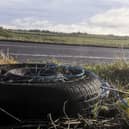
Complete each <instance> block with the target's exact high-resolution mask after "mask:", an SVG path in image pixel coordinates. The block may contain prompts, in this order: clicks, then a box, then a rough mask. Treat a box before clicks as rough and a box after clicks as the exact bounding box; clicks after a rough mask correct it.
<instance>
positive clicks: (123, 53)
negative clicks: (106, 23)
mask: <svg viewBox="0 0 129 129" xmlns="http://www.w3.org/2000/svg"><path fill="white" fill-rule="evenodd" d="M0 51H1V52H3V53H5V54H9V55H10V56H13V57H14V58H16V59H17V60H18V61H20V62H44V61H48V62H49V61H58V62H62V63H68V64H70V63H73V64H86V63H110V62H112V61H115V60H118V59H121V58H123V59H126V60H129V49H122V48H106V47H88V46H72V45H68V46H67V45H52V44H43V43H42V44H41V43H26V42H11V41H0Z"/></svg>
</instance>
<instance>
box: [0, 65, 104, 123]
mask: <svg viewBox="0 0 129 129" xmlns="http://www.w3.org/2000/svg"><path fill="white" fill-rule="evenodd" d="M35 65H36V66H38V67H43V66H44V64H16V65H1V66H0V69H1V75H0V79H1V81H0V107H1V108H2V109H4V110H6V111H7V112H9V113H11V114H12V115H14V116H15V117H18V118H19V119H21V120H23V121H24V120H43V119H47V115H48V114H49V113H51V114H52V117H53V118H58V117H61V116H64V115H66V114H67V115H68V116H69V117H77V114H81V115H83V116H87V115H89V114H90V113H91V109H92V108H93V106H94V104H96V102H97V101H98V99H99V97H100V94H101V88H100V87H101V85H102V84H101V81H100V80H99V78H98V77H97V76H96V75H95V74H93V73H92V72H89V71H87V70H85V74H84V76H83V77H81V78H77V79H75V80H74V81H65V82H63V81H56V82H42V83H40V82H36V81H35V82H30V83H25V82H24V83H23V82H21V83H17V82H15V83H14V82H11V81H2V76H3V74H4V76H5V73H7V71H9V70H11V69H14V68H23V67H32V66H35ZM1 114H2V115H3V112H0V115H1ZM6 117H9V116H7V114H6ZM3 118H4V117H3ZM3 118H1V117H0V120H1V121H3V120H2V119H3ZM6 119H7V118H6ZM10 120H12V118H10ZM13 121H15V120H13ZM0 124H1V122H0Z"/></svg>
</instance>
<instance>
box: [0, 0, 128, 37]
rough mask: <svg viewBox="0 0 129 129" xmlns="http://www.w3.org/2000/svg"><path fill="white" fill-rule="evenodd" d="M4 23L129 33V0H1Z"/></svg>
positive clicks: (0, 17) (20, 26)
mask: <svg viewBox="0 0 129 129" xmlns="http://www.w3.org/2000/svg"><path fill="white" fill-rule="evenodd" d="M0 26H4V27H6V28H13V29H41V30H50V31H57V32H67V33H69V32H87V33H94V34H115V35H129V29H128V28H129V0H1V1H0Z"/></svg>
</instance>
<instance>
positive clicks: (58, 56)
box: [9, 53, 129, 60]
mask: <svg viewBox="0 0 129 129" xmlns="http://www.w3.org/2000/svg"><path fill="white" fill-rule="evenodd" d="M9 54H10V55H11V56H31V57H53V58H82V59H98V60H100V59H103V60H118V59H120V58H119V57H98V56H69V55H47V54H25V53H24V54H23V53H9ZM124 59H126V60H129V57H125V58H124Z"/></svg>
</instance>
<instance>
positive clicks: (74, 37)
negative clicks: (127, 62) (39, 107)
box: [0, 28, 129, 48]
mask: <svg viewBox="0 0 129 129" xmlns="http://www.w3.org/2000/svg"><path fill="white" fill-rule="evenodd" d="M0 40H12V41H15V40H16V41H28V42H38V43H51V44H67V45H89V46H105V47H120V48H123V47H126V48H129V37H127V36H124V37H120V36H113V35H95V34H87V33H70V34H67V33H55V32H49V31H39V30H38V31H36V30H33V31H32V30H30V31H27V30H6V29H3V28H0Z"/></svg>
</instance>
